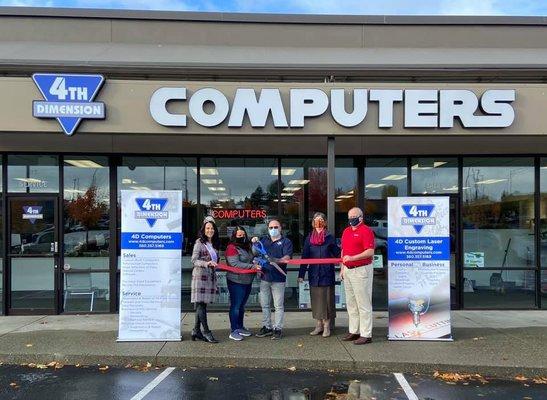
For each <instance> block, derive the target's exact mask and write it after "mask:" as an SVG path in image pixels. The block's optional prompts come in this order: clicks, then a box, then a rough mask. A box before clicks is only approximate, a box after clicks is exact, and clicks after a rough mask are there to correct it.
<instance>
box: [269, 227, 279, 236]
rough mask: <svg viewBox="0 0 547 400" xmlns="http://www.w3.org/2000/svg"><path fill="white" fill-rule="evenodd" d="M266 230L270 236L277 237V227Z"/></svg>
mask: <svg viewBox="0 0 547 400" xmlns="http://www.w3.org/2000/svg"><path fill="white" fill-rule="evenodd" d="M268 232H269V233H270V236H271V237H278V236H279V229H277V228H272V229H268Z"/></svg>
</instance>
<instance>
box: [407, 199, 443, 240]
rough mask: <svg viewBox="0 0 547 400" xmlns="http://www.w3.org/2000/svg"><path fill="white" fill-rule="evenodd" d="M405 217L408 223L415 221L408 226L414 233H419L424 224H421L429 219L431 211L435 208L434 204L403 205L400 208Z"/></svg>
mask: <svg viewBox="0 0 547 400" xmlns="http://www.w3.org/2000/svg"><path fill="white" fill-rule="evenodd" d="M401 207H402V208H403V211H404V212H405V214H406V216H407V217H408V218H409V220H410V221H415V223H412V224H409V225H412V226H413V227H414V230H415V231H416V233H418V234H419V233H420V232H421V231H422V229H423V228H424V226H425V225H426V224H425V223H423V222H422V223H421V221H423V220H424V219H426V218H429V217H431V214H432V212H433V209H434V208H435V205H434V204H403V205H402V206H401Z"/></svg>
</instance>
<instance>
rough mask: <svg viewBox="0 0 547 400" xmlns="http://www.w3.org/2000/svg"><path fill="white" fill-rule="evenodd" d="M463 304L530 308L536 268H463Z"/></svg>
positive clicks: (534, 302)
mask: <svg viewBox="0 0 547 400" xmlns="http://www.w3.org/2000/svg"><path fill="white" fill-rule="evenodd" d="M464 281H465V284H464V288H463V295H464V305H465V308H533V307H535V304H536V298H535V297H536V271H534V270H512V271H511V270H497V271H496V270H489V271H488V270H486V271H472V270H466V271H464Z"/></svg>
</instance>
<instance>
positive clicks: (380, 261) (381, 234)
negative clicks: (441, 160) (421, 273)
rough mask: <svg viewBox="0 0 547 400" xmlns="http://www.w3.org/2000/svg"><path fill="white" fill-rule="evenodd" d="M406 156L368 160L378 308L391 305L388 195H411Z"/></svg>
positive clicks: (369, 216) (369, 217)
mask: <svg viewBox="0 0 547 400" xmlns="http://www.w3.org/2000/svg"><path fill="white" fill-rule="evenodd" d="M407 183H408V182H407V159H406V158H370V159H367V160H366V162H365V183H364V188H365V210H364V213H365V223H366V224H367V225H368V226H369V227H370V228H371V229H372V230H373V231H374V236H375V240H376V252H375V256H374V283H373V285H374V288H373V290H372V304H373V307H374V308H375V309H386V308H387V198H388V197H398V196H406V195H407Z"/></svg>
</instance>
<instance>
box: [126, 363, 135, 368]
mask: <svg viewBox="0 0 547 400" xmlns="http://www.w3.org/2000/svg"><path fill="white" fill-rule="evenodd" d="M132 367H133V366H132V365H131V364H125V366H124V368H132Z"/></svg>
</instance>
